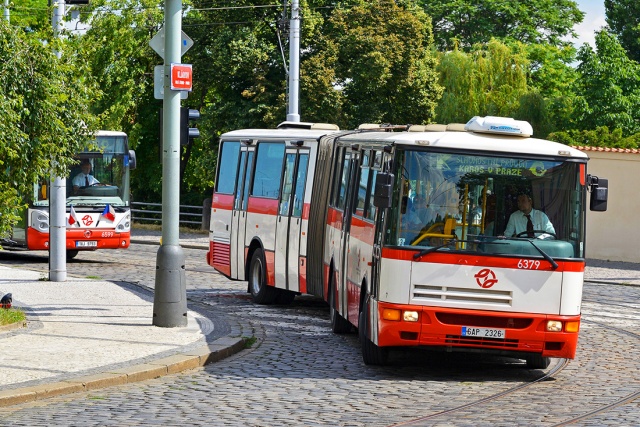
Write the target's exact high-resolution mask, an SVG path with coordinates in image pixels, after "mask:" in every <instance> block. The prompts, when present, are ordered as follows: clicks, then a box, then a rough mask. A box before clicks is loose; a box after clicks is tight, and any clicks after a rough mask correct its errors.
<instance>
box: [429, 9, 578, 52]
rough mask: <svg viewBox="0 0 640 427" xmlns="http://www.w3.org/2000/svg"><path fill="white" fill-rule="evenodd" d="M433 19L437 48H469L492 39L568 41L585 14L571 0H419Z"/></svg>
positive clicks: (565, 43)
mask: <svg viewBox="0 0 640 427" xmlns="http://www.w3.org/2000/svg"><path fill="white" fill-rule="evenodd" d="M418 3H419V4H420V5H421V6H422V7H423V8H424V10H425V12H427V14H428V15H430V16H431V17H432V19H433V32H434V35H435V39H436V44H437V45H438V48H439V49H440V50H442V51H449V50H452V49H454V48H456V47H457V48H458V49H462V50H468V49H471V48H472V47H473V46H474V45H475V44H477V43H487V42H489V40H490V39H491V38H497V39H500V40H504V41H508V40H511V41H520V42H522V43H527V44H529V43H535V44H550V45H553V46H557V47H561V46H566V45H568V44H570V42H568V41H566V37H567V36H574V37H575V35H576V34H575V32H574V31H573V27H574V26H575V25H576V24H578V23H580V22H582V20H583V19H584V13H583V12H581V11H580V10H579V9H578V6H577V4H576V2H575V1H573V0H539V1H535V2H532V1H517V0H511V1H504V0H483V1H465V0H436V1H433V0H419V1H418Z"/></svg>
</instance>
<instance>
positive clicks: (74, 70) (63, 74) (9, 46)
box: [0, 21, 94, 235]
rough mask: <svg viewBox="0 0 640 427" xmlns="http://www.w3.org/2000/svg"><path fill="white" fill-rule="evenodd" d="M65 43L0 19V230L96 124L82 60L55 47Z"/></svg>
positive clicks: (60, 171)
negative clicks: (57, 52) (58, 52)
mask: <svg viewBox="0 0 640 427" xmlns="http://www.w3.org/2000/svg"><path fill="white" fill-rule="evenodd" d="M42 40H49V42H48V43H47V44H43V43H42ZM62 48H63V45H62V43H60V41H59V40H52V39H51V34H50V33H48V34H44V33H33V34H26V33H25V32H24V31H22V30H21V29H18V28H16V27H13V26H9V25H7V23H6V22H5V21H1V22H0V134H2V139H1V140H0V169H2V170H3V171H4V173H3V174H2V176H0V199H1V200H2V203H1V204H0V235H3V234H5V233H6V232H7V231H8V230H9V228H10V227H11V226H12V225H13V224H14V223H15V222H16V221H17V220H18V211H19V210H20V209H21V208H23V207H24V204H23V202H22V199H21V195H27V194H32V191H33V184H34V183H36V182H38V181H39V180H42V179H43V178H45V179H46V178H47V177H49V176H51V175H50V173H53V174H54V176H65V175H66V174H67V171H68V168H69V166H70V165H71V164H72V162H74V160H73V154H74V153H75V152H77V151H78V150H79V149H80V147H81V146H82V145H83V144H84V143H86V142H87V141H88V138H89V137H90V135H91V133H92V132H93V129H94V127H93V122H94V120H93V118H92V116H91V114H90V113H89V111H88V107H87V106H88V100H89V98H90V97H91V91H90V89H89V88H88V87H87V86H85V85H84V82H83V81H82V80H81V79H79V78H78V75H79V74H81V73H82V71H81V70H79V68H82V64H77V63H75V62H74V58H73V56H71V55H66V54H63V55H62V58H61V59H58V58H57V57H56V55H55V54H54V52H53V49H60V50H61V49H62Z"/></svg>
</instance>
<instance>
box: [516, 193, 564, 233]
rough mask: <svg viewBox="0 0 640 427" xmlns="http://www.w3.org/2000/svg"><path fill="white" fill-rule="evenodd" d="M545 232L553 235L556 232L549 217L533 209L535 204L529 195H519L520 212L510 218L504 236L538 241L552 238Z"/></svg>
mask: <svg viewBox="0 0 640 427" xmlns="http://www.w3.org/2000/svg"><path fill="white" fill-rule="evenodd" d="M545 232H546V233H552V234H555V232H556V231H555V229H554V228H553V224H551V221H549V217H548V216H547V215H546V214H545V213H544V212H542V211H539V210H537V209H533V202H532V201H531V197H530V196H529V195H528V194H520V195H518V210H517V211H515V212H514V213H512V214H511V216H510V217H509V222H507V228H506V229H505V230H504V235H505V236H506V237H513V236H519V237H529V238H538V239H546V238H548V237H552V236H551V235H549V234H546V233H545Z"/></svg>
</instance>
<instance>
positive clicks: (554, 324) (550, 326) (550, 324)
mask: <svg viewBox="0 0 640 427" xmlns="http://www.w3.org/2000/svg"><path fill="white" fill-rule="evenodd" d="M547 332H562V322H561V321H559V320H548V321H547Z"/></svg>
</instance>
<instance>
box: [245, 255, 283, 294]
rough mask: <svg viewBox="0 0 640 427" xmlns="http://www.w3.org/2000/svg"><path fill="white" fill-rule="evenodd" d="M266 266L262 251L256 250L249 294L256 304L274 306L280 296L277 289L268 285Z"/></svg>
mask: <svg viewBox="0 0 640 427" xmlns="http://www.w3.org/2000/svg"><path fill="white" fill-rule="evenodd" d="M266 265H267V264H266V263H265V261H264V255H263V253H262V249H260V248H258V249H256V250H255V252H253V256H252V257H251V264H249V292H251V296H253V302H255V303H256V304H263V305H267V304H273V302H274V301H275V300H276V297H277V296H278V293H277V291H276V288H274V287H273V286H268V285H267V272H266Z"/></svg>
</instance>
